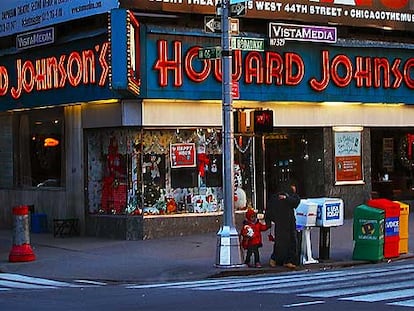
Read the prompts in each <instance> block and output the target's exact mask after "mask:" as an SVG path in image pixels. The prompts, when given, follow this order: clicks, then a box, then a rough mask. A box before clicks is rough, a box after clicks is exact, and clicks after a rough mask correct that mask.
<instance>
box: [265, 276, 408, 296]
mask: <svg viewBox="0 0 414 311" xmlns="http://www.w3.org/2000/svg"><path fill="white" fill-rule="evenodd" d="M389 275H392V273H382V274H381V277H379V278H367V277H366V276H365V275H362V276H357V277H356V276H355V277H348V278H346V281H345V282H341V283H339V284H335V288H336V289H339V288H346V287H353V286H355V281H356V280H358V284H359V285H360V286H369V285H371V284H378V283H380V282H381V281H380V280H381V279H382V278H384V277H388V276H389ZM406 279H407V274H405V275H401V276H397V277H393V278H392V281H393V282H398V281H405V280H406ZM323 281H324V280H320V282H319V284H321V285H315V284H311V285H312V291H315V292H316V291H326V290H330V289H332V284H333V283H336V280H335V279H334V280H331V281H330V282H326V283H325V282H323ZM389 281H390V279H389V278H388V279H387V280H386V282H389ZM306 292H309V283H306V286H301V287H297V288H286V286H285V287H284V288H282V289H273V290H269V289H268V290H264V291H261V293H267V294H272V293H273V294H276V293H277V294H301V293H306Z"/></svg>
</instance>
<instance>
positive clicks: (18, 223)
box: [9, 205, 36, 262]
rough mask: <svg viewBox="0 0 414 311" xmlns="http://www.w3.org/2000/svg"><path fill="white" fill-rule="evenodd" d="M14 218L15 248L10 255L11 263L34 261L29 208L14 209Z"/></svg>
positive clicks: (25, 206) (24, 206)
mask: <svg viewBox="0 0 414 311" xmlns="http://www.w3.org/2000/svg"><path fill="white" fill-rule="evenodd" d="M13 217H14V226H13V229H14V230H13V247H12V249H11V251H10V254H9V261H10V262H23V261H33V260H35V259H36V256H35V254H34V253H33V250H32V247H31V246H30V236H29V207H28V206H27V205H21V206H16V207H13Z"/></svg>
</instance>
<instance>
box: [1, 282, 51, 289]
mask: <svg viewBox="0 0 414 311" xmlns="http://www.w3.org/2000/svg"><path fill="white" fill-rule="evenodd" d="M0 286H6V287H9V288H20V289H41V288H42V289H46V288H49V289H52V288H53V289H54V288H57V287H56V286H47V285H39V284H30V283H22V282H15V281H0Z"/></svg>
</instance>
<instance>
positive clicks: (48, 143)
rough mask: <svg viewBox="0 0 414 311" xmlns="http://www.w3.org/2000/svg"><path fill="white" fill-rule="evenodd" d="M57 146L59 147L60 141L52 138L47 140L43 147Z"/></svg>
mask: <svg viewBox="0 0 414 311" xmlns="http://www.w3.org/2000/svg"><path fill="white" fill-rule="evenodd" d="M57 145H59V140H57V139H54V138H51V137H48V138H45V141H44V143H43V146H45V147H56V146H57Z"/></svg>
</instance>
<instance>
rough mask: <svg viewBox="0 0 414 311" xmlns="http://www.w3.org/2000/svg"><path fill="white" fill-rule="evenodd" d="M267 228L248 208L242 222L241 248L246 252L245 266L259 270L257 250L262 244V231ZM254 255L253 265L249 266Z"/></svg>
mask: <svg viewBox="0 0 414 311" xmlns="http://www.w3.org/2000/svg"><path fill="white" fill-rule="evenodd" d="M267 229H268V227H267V226H266V224H265V223H262V222H260V221H259V220H258V219H257V215H256V212H255V211H254V210H253V209H251V208H249V209H248V210H247V212H246V219H245V220H244V221H243V229H242V230H241V235H242V247H243V248H244V249H246V250H247V253H246V259H245V261H244V263H245V264H247V265H249V267H256V268H261V267H262V265H261V264H260V254H259V248H260V247H262V246H263V244H262V231H266V230H267ZM252 255H254V265H251V264H250V259H251V257H252Z"/></svg>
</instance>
